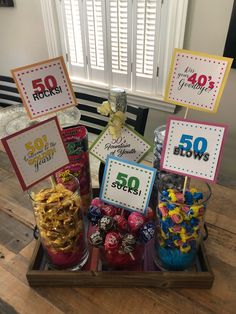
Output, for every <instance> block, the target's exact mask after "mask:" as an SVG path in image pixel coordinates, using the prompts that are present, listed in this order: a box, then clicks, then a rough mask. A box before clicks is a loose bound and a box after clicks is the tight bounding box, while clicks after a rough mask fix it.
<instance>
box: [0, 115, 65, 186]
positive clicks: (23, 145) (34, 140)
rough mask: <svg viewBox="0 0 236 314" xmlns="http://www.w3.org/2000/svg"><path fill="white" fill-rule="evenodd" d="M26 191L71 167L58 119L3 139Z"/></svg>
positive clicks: (52, 119)
mask: <svg viewBox="0 0 236 314" xmlns="http://www.w3.org/2000/svg"><path fill="white" fill-rule="evenodd" d="M2 143H3V145H4V148H5V150H6V152H7V154H8V156H9V158H10V161H11V163H12V166H13V168H14V170H15V172H16V174H17V177H18V179H19V181H20V184H21V186H22V188H23V190H27V189H28V188H29V187H31V186H32V185H34V184H35V183H37V182H39V181H41V180H42V179H44V178H46V177H48V176H50V175H52V174H53V173H54V172H56V171H57V170H59V169H60V168H62V167H63V166H66V165H67V164H69V159H68V156H67V153H66V150H65V147H64V144H63V141H62V137H61V132H60V127H59V123H58V120H57V118H56V117H53V118H51V119H48V120H45V121H43V122H41V123H38V124H37V125H34V126H31V127H28V128H26V129H24V130H21V131H19V132H17V133H14V134H11V135H9V136H7V137H5V138H3V139H2Z"/></svg>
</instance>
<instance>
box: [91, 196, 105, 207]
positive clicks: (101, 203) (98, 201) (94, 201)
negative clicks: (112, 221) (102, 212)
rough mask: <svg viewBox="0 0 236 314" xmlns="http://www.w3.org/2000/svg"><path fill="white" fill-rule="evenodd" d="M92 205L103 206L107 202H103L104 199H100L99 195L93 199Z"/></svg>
mask: <svg viewBox="0 0 236 314" xmlns="http://www.w3.org/2000/svg"><path fill="white" fill-rule="evenodd" d="M91 205H93V206H96V207H99V208H101V207H102V206H104V205H105V204H104V203H103V201H101V200H100V198H99V197H96V198H94V199H93V200H92V202H91Z"/></svg>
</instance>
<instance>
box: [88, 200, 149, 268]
mask: <svg viewBox="0 0 236 314" xmlns="http://www.w3.org/2000/svg"><path fill="white" fill-rule="evenodd" d="M149 214H150V213H149V211H148V212H147V214H146V215H143V214H141V213H139V212H129V211H126V210H124V209H121V208H117V207H115V206H113V205H107V204H104V203H103V202H102V201H100V200H99V199H98V198H95V199H93V200H92V203H91V206H90V208H89V210H88V219H89V220H90V222H91V225H93V226H94V227H93V232H91V235H90V237H89V242H90V244H91V245H92V246H94V247H98V248H99V249H100V250H99V251H100V258H101V261H102V264H103V265H104V266H105V267H106V269H107V268H116V269H123V270H124V269H129V268H131V267H134V266H135V267H136V266H138V265H141V264H142V261H143V257H144V247H145V243H147V242H148V241H149V240H151V239H152V238H153V236H154V233H155V225H154V223H153V222H152V221H151V220H150V219H149V217H150V215H149Z"/></svg>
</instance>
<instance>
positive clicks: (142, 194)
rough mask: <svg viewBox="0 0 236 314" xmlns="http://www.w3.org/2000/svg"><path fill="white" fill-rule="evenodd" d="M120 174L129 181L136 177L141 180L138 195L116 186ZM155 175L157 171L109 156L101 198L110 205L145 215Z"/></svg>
mask: <svg viewBox="0 0 236 314" xmlns="http://www.w3.org/2000/svg"><path fill="white" fill-rule="evenodd" d="M118 174H122V176H123V178H127V181H128V179H129V178H131V177H136V178H137V179H138V180H139V187H138V188H137V191H138V192H137V194H134V193H133V192H132V191H128V189H125V190H123V189H122V188H117V186H114V185H115V184H114V182H117V180H118V179H117V176H118ZM155 174H156V169H153V168H150V167H147V166H144V165H140V164H137V163H134V162H130V161H127V160H124V159H120V158H116V157H113V156H108V158H107V161H106V167H105V172H104V175H103V182H102V187H101V191H100V198H101V199H102V200H103V201H104V202H106V203H108V204H113V205H116V206H119V207H123V208H125V209H128V210H134V211H138V212H141V213H143V212H145V210H146V208H147V207H148V203H149V199H150V195H151V191H152V187H153V183H154V179H155ZM118 182H119V180H118Z"/></svg>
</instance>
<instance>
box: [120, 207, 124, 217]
mask: <svg viewBox="0 0 236 314" xmlns="http://www.w3.org/2000/svg"><path fill="white" fill-rule="evenodd" d="M120 215H121V216H123V215H124V208H122V211H121V214H120Z"/></svg>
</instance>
